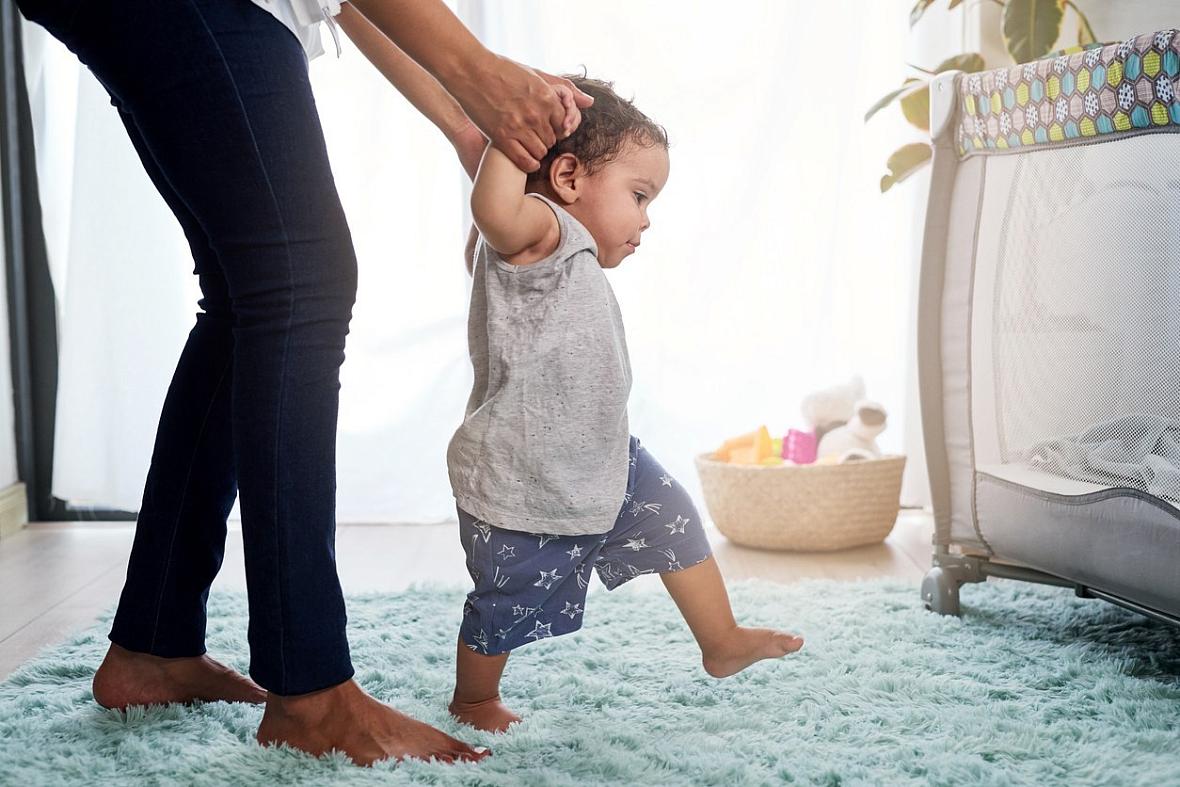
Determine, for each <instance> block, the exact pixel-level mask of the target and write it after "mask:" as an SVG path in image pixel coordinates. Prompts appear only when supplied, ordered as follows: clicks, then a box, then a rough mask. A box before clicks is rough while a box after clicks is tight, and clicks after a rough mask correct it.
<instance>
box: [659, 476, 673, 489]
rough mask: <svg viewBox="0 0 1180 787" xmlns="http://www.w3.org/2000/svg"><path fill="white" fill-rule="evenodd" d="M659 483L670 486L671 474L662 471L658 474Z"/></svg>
mask: <svg viewBox="0 0 1180 787" xmlns="http://www.w3.org/2000/svg"><path fill="white" fill-rule="evenodd" d="M660 483H661V484H663V485H664V486H672V476H670V475H668V474H667V473H664V474H663V475H662V476H660Z"/></svg>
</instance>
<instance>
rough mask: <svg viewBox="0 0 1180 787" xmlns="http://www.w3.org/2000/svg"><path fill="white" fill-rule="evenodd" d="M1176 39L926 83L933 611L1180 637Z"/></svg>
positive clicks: (926, 396)
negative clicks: (1059, 612) (1092, 617)
mask: <svg viewBox="0 0 1180 787" xmlns="http://www.w3.org/2000/svg"><path fill="white" fill-rule="evenodd" d="M1178 75H1180V34H1178V33H1177V31H1174V30H1167V31H1162V32H1158V33H1153V34H1148V35H1141V36H1137V37H1135V38H1133V39H1131V40H1128V41H1125V42H1123V43H1121V44H1110V45H1107V46H1101V47H1093V48H1089V49H1085V50H1081V51H1076V52H1073V53H1070V54H1064V55H1060V56H1053V57H1048V58H1046V59H1043V60H1039V61H1037V62H1034V63H1029V64H1026V65H1020V66H1013V67H1010V68H999V69H995V70H992V71H988V72H985V73H980V74H962V73H953V74H943V75H940V76H939V77H938V78H937V79H936V80H935V82H934V84H933V85H932V86H931V133H932V135H933V144H934V155H933V173H932V182H931V186H930V196H929V208H928V212H927V215H926V229H925V237H924V243H923V252H922V270H921V281H920V295H919V306H918V308H919V315H918V334H919V335H918V342H919V347H918V354H919V375H920V389H921V403H922V425H923V430H924V435H925V447H926V460H927V464H928V467H929V475H930V487H931V494H932V498H933V500H932V502H933V507H934V519H935V536H934V558H933V568H932V569H931V570H930V572H929V573H928V574H927V575H926V577H925V580H924V581H923V583H922V590H921V592H922V597H923V600H924V601H925V603H926V605H927V607H928V608H929V609H931V610H934V611H936V612H940V613H943V614H956V615H957V614H959V590H960V587H961V586H962V585H963V584H964V583H967V582H980V581H984V580H986V579H987V578H988V577H1007V578H1014V579H1024V580H1030V581H1034V582H1044V583H1050V584H1056V585H1061V586H1064V587H1069V588H1073V589H1075V590H1076V592H1077V594H1078V595H1080V596H1084V597H1097V598H1102V599H1106V600H1107V601H1111V602H1114V603H1116V604H1120V605H1122V606H1125V607H1128V608H1130V609H1132V610H1135V611H1136V612H1139V613H1141V614H1144V615H1148V616H1151V617H1155V618H1158V619H1161V620H1166V621H1169V622H1172V623H1180V134H1178V133H1176V132H1180V96H1178V95H1177V94H1178V93H1180V81H1178Z"/></svg>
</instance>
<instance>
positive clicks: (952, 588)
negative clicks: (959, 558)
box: [922, 566, 959, 616]
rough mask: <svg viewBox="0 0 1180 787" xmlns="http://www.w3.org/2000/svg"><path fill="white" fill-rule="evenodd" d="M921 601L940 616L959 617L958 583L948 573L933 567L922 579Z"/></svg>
mask: <svg viewBox="0 0 1180 787" xmlns="http://www.w3.org/2000/svg"><path fill="white" fill-rule="evenodd" d="M922 601H923V603H925V604H926V609H928V610H930V611H931V612H937V613H938V614H940V615H955V616H958V615H959V582H957V581H956V580H955V578H954V577H952V576H951V574H950V572H948V571H945V570H943V569H941V568H939V567H937V566H936V567H934V568H932V569H930V570H929V571H927V572H926V576H925V577H923V578H922Z"/></svg>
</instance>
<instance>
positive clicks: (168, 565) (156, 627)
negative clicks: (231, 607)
mask: <svg viewBox="0 0 1180 787" xmlns="http://www.w3.org/2000/svg"><path fill="white" fill-rule="evenodd" d="M232 365H233V359H232V358H230V360H228V361H226V364H225V368H223V369H222V370H221V377H219V378H218V380H217V385H216V386H215V387H214V388H213V396H211V397H210V398H209V406H208V407H206V408H205V416H204V418H202V419H201V428H200V429H199V430H198V431H197V439H196V441H195V442H194V443H193V453H192V456H190V457H189V460H188V470H187V471H186V472H185V475H184V486H183V487H182V491H181V493H180V502H179V505H178V508H177V511H176V518H175V519H174V520H173V521H172V537H171V538H170V539H169V541H168V559H167V561H165V563H164V576H163V577H162V578H161V579H160V593H159V595H158V596H157V597H156V617H155V620H153V621H152V638H151V641H150V642H149V643H148V652H149V653H150V652H152V651H154V650H155V649H156V637H157V635H158V634H159V631H160V612H161V611H162V610H163V607H164V587H165V586H166V585H167V584H168V575H169V574H170V573H171V571H172V556H173V550H174V549H175V548H176V534H177V532H178V531H179V530H180V517H181V515H182V514H183V513H184V503H185V501H186V500H187V499H188V488H189V481H191V480H192V477H193V466H194V465H195V464H196V460H197V452H198V451H199V450H200V447H201V440H202V439H203V438H204V436H205V427H207V426H208V425H209V414H210V413H212V412H213V405H214V403H216V401H217V396H218V394H219V393H220V392H221V386H222V384H223V383H224V382H225V377H226V375H227V374H229V370H230V368H231V366H232Z"/></svg>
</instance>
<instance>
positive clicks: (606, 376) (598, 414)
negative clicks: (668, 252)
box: [447, 194, 631, 535]
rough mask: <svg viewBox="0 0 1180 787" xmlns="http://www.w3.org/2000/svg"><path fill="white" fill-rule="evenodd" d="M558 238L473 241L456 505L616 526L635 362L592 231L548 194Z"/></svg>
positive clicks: (538, 523) (488, 516)
mask: <svg viewBox="0 0 1180 787" xmlns="http://www.w3.org/2000/svg"><path fill="white" fill-rule="evenodd" d="M529 196H531V197H535V198H537V199H540V200H543V201H544V202H545V203H546V204H548V205H549V206H550V207H551V208H552V209H553V212H554V213H555V214H556V215H557V221H558V224H559V225H560V227H561V241H560V242H559V243H558V245H557V249H556V250H555V251H554V252H553V253H552V254H550V255H549V256H548V257H546V258H545V259H543V260H539V261H537V262H534V263H531V264H529V265H513V264H511V263H509V262H506V261H505V260H504V259H503V258H502V257H500V255H498V254H497V253H496V251H495V250H494V249H492V248H491V247H489V246H488V245H487V244H486V243H485V242H484V241H483V239H482V238H481V239H480V242H479V244H478V245H477V247H476V252H475V267H474V281H473V283H472V291H471V313H470V317H469V319H468V326H467V340H468V344H469V347H470V351H471V364H472V366H474V367H475V385H474V387H473V388H472V390H471V398H470V399H469V400H468V402H467V415H466V417H465V418H464V420H463V424H462V425H461V426H460V427H459V429H458V431H456V432H455V436H454V437H453V438H452V439H451V444H450V446H449V448H448V449H447V468H448V470H449V472H450V476H451V488H452V490H453V491H454V493H455V500H456V502H457V503H458V506H459V508H461V509H463V510H464V511H466V512H467V513H469V514H471V515H472V516H474V517H476V518H478V519H481V520H483V521H484V522H487V523H488V524H491V525H495V526H496V527H502V528H507V529H509V530H523V531H525V532H529V533H546V534H551V535H588V534H591V533H605V532H607V531H609V530H610V529H611V528H612V527H614V524H615V519H616V518H617V517H618V513H619V509H620V508H621V507H622V505H623V495H624V494H625V492H626V487H627V472H628V468H629V459H628V453H627V449H628V445H629V439H630V432H629V429H628V424H627V397H628V395H629V394H630V392H631V364H630V361H629V359H628V356H627V342H626V338H625V337H624V335H623V316H622V313H621V312H620V311H619V304H618V302H617V301H616V300H615V295H614V292H613V291H612V290H611V287H610V283H609V282H607V280H606V274H605V273H604V272H603V270H602V268H601V267H600V266H599V264H598V257H597V254H598V248H597V246H595V244H594V239H593V237H591V235H590V232H589V231H588V230H587V229H586V228H585V227H584V226H582V224H581V223H580V222H579V221H578V220H577V219H575V218H574V217H573V216H571V215H570V214H569V213H568V212H566V211H565V210H564V209H563V208H562V207H561V206H560V205H557V204H556V203H554V202H553V201H552V200H550V199H547V198H546V197H544V196H542V195H540V194H531V195H529Z"/></svg>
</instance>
